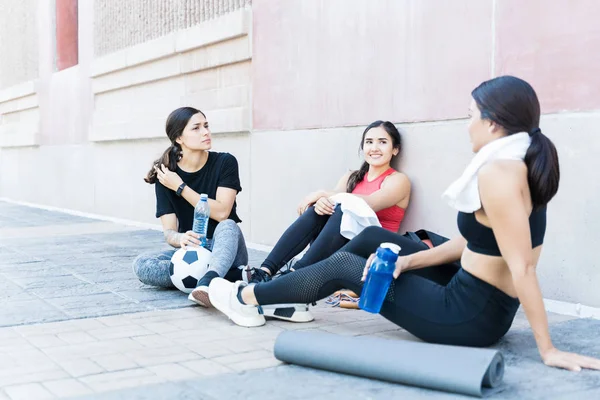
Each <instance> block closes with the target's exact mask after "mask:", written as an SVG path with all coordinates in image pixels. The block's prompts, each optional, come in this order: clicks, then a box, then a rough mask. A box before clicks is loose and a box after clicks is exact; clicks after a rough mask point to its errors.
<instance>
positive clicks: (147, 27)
mask: <svg viewBox="0 0 600 400" xmlns="http://www.w3.org/2000/svg"><path fill="white" fill-rule="evenodd" d="M86 1H87V0H86ZM92 1H93V2H94V15H95V20H94V49H95V54H96V55H97V56H102V55H105V54H109V53H112V52H115V51H117V50H121V49H124V48H126V47H129V46H133V45H136V44H140V43H144V42H146V41H148V40H152V39H156V38H158V37H161V36H164V35H166V34H168V33H171V32H174V31H176V30H179V29H186V28H189V27H192V26H195V25H198V24H199V23H201V22H204V21H207V20H210V19H214V18H217V17H219V16H221V15H223V14H227V13H229V12H231V11H235V10H237V9H240V8H244V7H245V6H247V5H250V4H251V2H252V1H251V0H127V1H123V0H92Z"/></svg>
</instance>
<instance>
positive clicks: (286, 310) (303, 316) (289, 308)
mask: <svg viewBox="0 0 600 400" xmlns="http://www.w3.org/2000/svg"><path fill="white" fill-rule="evenodd" d="M262 309H263V315H264V316H265V317H269V318H274V319H280V320H283V321H289V322H311V321H313V320H314V319H315V317H314V316H313V315H312V313H311V312H310V311H309V310H308V307H307V306H306V305H304V304H302V305H298V304H276V305H269V306H262Z"/></svg>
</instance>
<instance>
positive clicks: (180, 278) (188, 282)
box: [169, 247, 212, 293]
mask: <svg viewBox="0 0 600 400" xmlns="http://www.w3.org/2000/svg"><path fill="white" fill-rule="evenodd" d="M211 255H212V253H211V252H210V251H209V250H207V249H205V248H204V247H188V248H185V249H183V248H182V249H179V250H177V251H176V252H175V254H173V257H171V266H170V268H169V274H170V275H171V282H173V285H175V287H176V288H177V289H179V290H181V291H182V292H184V293H191V291H192V290H194V289H195V288H196V284H197V283H198V281H199V280H200V279H202V277H203V276H204V274H206V272H207V271H208V268H209V267H210V257H211Z"/></svg>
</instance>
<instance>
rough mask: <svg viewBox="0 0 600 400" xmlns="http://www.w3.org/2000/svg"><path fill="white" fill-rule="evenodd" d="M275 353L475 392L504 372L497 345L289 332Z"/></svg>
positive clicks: (330, 367) (307, 363) (299, 361)
mask: <svg viewBox="0 0 600 400" xmlns="http://www.w3.org/2000/svg"><path fill="white" fill-rule="evenodd" d="M274 353H275V358H277V359H278V360H280V361H283V362H286V363H290V364H296V365H301V366H304V367H310V368H317V369H322V370H326V371H332V372H340V373H344V374H349V375H355V376H360V377H365V378H371V379H378V380H383V381H388V382H394V383H401V384H406V385H411V386H417V387H423V388H428V389H435V390H442V391H446V392H451V393H460V394H466V395H471V396H477V397H482V396H483V394H484V389H483V387H484V386H485V387H489V388H495V387H497V386H498V385H500V384H501V382H502V378H503V376H504V358H503V357H502V354H501V353H500V352H499V351H497V350H493V349H481V348H473V347H461V346H446V345H438V344H429V343H422V342H413V341H405V340H389V339H382V338H374V337H365V336H361V337H348V336H339V335H334V334H329V333H321V332H294V331H287V332H283V333H281V334H280V335H279V336H278V337H277V340H276V341H275V349H274Z"/></svg>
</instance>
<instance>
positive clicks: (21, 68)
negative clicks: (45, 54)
mask: <svg viewBox="0 0 600 400" xmlns="http://www.w3.org/2000/svg"><path fill="white" fill-rule="evenodd" d="M37 1H38V0H19V1H14V0H0V21H2V22H1V23H0V89H4V88H7V87H10V86H13V85H16V84H18V83H22V82H26V81H29V80H31V79H35V78H37V77H38V35H37V32H38V30H37V28H38V27H37V11H38V7H37Z"/></svg>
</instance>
